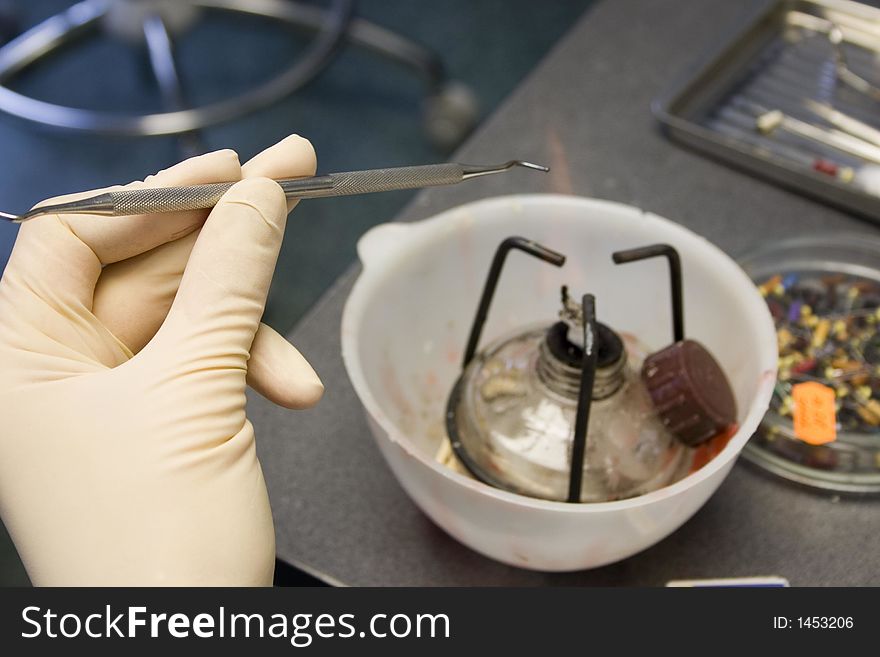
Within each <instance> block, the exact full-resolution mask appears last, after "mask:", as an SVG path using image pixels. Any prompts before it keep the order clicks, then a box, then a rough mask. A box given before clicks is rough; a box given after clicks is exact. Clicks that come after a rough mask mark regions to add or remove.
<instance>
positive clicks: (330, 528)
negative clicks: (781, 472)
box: [249, 0, 880, 586]
mask: <svg viewBox="0 0 880 657" xmlns="http://www.w3.org/2000/svg"><path fill="white" fill-rule="evenodd" d="M763 4H765V2H763V1H762V2H758V1H751V2H741V3H732V2H725V1H724V0H667V1H666V2H662V3H659V2H643V1H638V0H613V1H610V2H608V1H606V2H603V3H600V4H599V5H598V6H597V7H596V8H595V9H593V10H592V11H590V12H588V13H587V14H586V15H585V16H584V18H583V19H581V21H580V22H579V23H578V24H577V25H576V26H575V27H574V28H573V29H572V31H571V32H570V33H569V34H568V35H567V36H566V37H565V38H564V39H563V40H562V41H561V42H560V43H559V44H558V46H557V47H556V48H555V49H554V50H553V51H552V52H551V54H550V55H549V56H548V57H547V58H546V59H545V61H544V62H543V63H542V64H541V65H540V66H539V67H538V68H537V69H536V70H535V71H534V72H533V73H532V74H531V76H530V77H529V78H528V79H527V80H526V81H525V82H524V83H523V84H522V85H521V87H520V88H519V89H518V90H517V91H516V92H515V93H514V94H513V95H512V96H511V97H510V98H509V99H508V100H507V101H506V102H505V103H504V104H503V105H502V107H501V109H500V110H499V111H498V112H497V113H496V114H495V115H494V116H493V117H492V118H491V119H490V120H489V121H488V122H487V123H486V124H485V125H484V126H483V128H482V129H481V130H480V131H479V132H478V133H477V134H476V135H475V136H474V137H473V138H472V139H471V140H470V141H469V142H468V143H467V144H466V146H465V147H464V148H463V149H462V150H461V152H460V153H459V154H458V155H457V157H456V159H457V160H459V161H477V162H482V161H486V162H491V161H495V160H506V159H508V158H509V157H512V156H516V157H522V158H524V159H533V160H534V161H538V162H546V163H548V164H550V165H551V166H553V167H554V174H553V175H552V176H548V177H543V176H534V175H531V176H530V175H528V174H510V175H507V176H498V177H495V178H489V179H486V180H485V181H481V182H479V183H470V184H466V185H460V186H457V187H454V188H447V189H442V188H441V189H433V190H427V191H425V192H423V193H421V194H419V196H417V197H416V199H415V201H414V202H413V203H412V204H411V205H410V206H409V207H408V208H407V209H406V210H405V211H404V212H403V213H402V215H401V216H400V217H399V219H400V220H403V221H409V220H417V219H422V218H426V217H428V216H431V215H433V214H435V213H437V212H439V211H441V210H444V209H446V208H449V207H452V206H454V205H459V204H461V203H464V202H468V201H472V200H475V199H478V198H483V197H487V196H493V195H497V194H505V193H512V192H545V191H555V192H571V193H574V194H580V195H584V196H595V197H599V198H605V199H611V200H615V201H621V202H624V203H630V204H633V205H636V206H639V207H642V208H645V209H647V210H651V211H652V212H655V213H657V214H659V215H661V216H665V217H667V218H669V219H672V220H675V221H677V222H679V223H681V224H682V225H684V226H687V227H688V228H690V229H692V230H694V231H696V232H698V233H700V234H702V235H704V236H705V237H706V238H708V239H709V240H711V241H712V242H714V243H716V244H718V245H719V246H720V247H721V248H723V249H724V250H725V251H727V252H728V253H730V254H732V255H737V254H740V253H742V252H743V251H745V250H748V249H750V248H752V247H754V246H756V245H758V244H759V243H761V242H763V241H764V240H768V239H769V240H775V239H780V238H784V237H787V236H790V235H793V234H804V233H820V232H824V231H835V232H839V231H854V232H863V233H872V234H876V233H877V232H878V229H877V228H876V227H872V226H871V225H870V224H867V223H865V222H863V221H860V220H857V219H855V218H853V217H851V216H849V215H847V214H845V213H843V212H840V211H837V210H834V209H831V208H829V207H826V206H824V205H820V204H818V203H815V202H813V201H810V200H808V199H806V198H803V197H801V196H798V195H795V194H793V193H789V192H787V191H785V190H783V189H780V188H778V187H775V186H772V185H770V184H768V183H764V182H762V181H760V180H757V179H754V178H751V177H749V176H748V175H746V174H743V173H741V172H738V171H736V170H733V169H730V168H727V167H726V166H724V165H722V164H718V163H715V162H713V161H711V160H708V159H705V158H703V157H702V156H700V155H698V154H695V153H692V152H690V151H687V150H685V149H683V148H681V147H679V146H677V145H675V144H673V143H671V142H669V141H668V140H667V139H666V138H664V137H663V136H662V135H661V134H660V133H659V131H658V129H657V126H656V125H655V123H654V120H653V118H652V116H651V114H650V111H649V105H650V102H651V100H652V99H653V98H655V97H656V96H658V95H659V94H661V93H662V92H663V91H664V90H665V89H666V88H667V87H668V86H669V84H670V82H671V81H672V80H673V79H674V77H675V76H677V75H680V74H681V73H682V71H683V70H684V69H685V68H686V67H687V66H688V65H689V64H691V63H693V62H694V60H695V59H696V58H698V57H699V56H700V55H701V54H702V53H704V52H705V51H707V49H710V48H711V47H712V46H713V45H714V44H716V43H717V42H718V40H719V39H721V38H724V36H726V35H727V34H728V33H729V32H730V30H731V29H732V28H733V27H734V26H735V25H736V24H737V23H738V22H740V21H742V20H744V19H745V18H746V17H747V15H748V14H749V13H751V12H752V11H754V9H755V8H756V7H760V6H761V5H763ZM330 237H331V236H329V235H328V238H330ZM356 276H357V268H356V267H353V268H352V269H351V270H350V271H349V272H348V273H347V274H345V275H344V276H343V277H342V278H341V279H340V280H339V281H338V282H337V283H336V284H335V285H334V286H333V288H332V289H331V290H330V291H329V292H328V293H327V294H326V295H325V296H324V298H323V299H322V300H321V301H320V302H319V303H318V304H317V305H316V306H315V308H314V309H313V310H312V311H311V312H310V313H309V315H308V316H307V317H306V318H305V319H304V320H303V321H302V322H301V323H300V324H299V325H298V326H297V327H296V328H295V330H294V331H293V332H292V333H291V334H290V335H289V337H290V339H291V341H292V342H293V343H294V344H295V345H296V346H297V347H299V348H300V349H301V350H302V352H303V353H304V354H305V355H306V356H307V357H308V358H309V360H310V361H311V362H312V363H313V364H314V366H315V368H316V370H317V371H318V372H319V374H320V375H321V377H322V379H323V380H324V383H325V385H326V387H327V393H326V395H325V397H324V400H323V401H322V402H321V404H320V405H319V407H318V408H316V409H313V410H310V411H304V412H302V411H301V412H291V411H285V410H283V409H280V408H277V407H274V406H272V405H271V404H269V403H268V402H266V401H265V400H263V399H261V398H258V397H257V396H256V395H253V396H252V397H251V399H250V402H249V416H250V418H251V420H252V421H253V423H254V425H255V427H256V430H257V436H258V439H257V442H258V449H259V454H260V458H261V461H262V464H263V469H264V472H265V476H266V481H267V484H268V487H269V494H270V496H271V500H272V508H273V512H274V515H275V524H276V533H277V552H278V556H279V557H280V558H281V559H284V560H285V561H288V562H290V563H292V564H293V565H295V566H297V567H300V568H302V569H303V570H305V571H307V572H309V573H311V574H313V575H315V576H317V577H319V578H321V579H324V580H325V581H327V582H330V583H334V584H344V585H416V586H418V585H450V586H455V585H525V586H530V585H662V584H664V583H665V582H666V581H668V580H670V579H678V578H697V577H733V576H750V575H780V576H783V577H787V578H788V579H789V580H790V581H791V583H792V584H793V585H796V586H797V585H801V586H804V585H875V586H876V585H880V552H878V551H877V550H876V549H873V548H870V547H869V546H872V545H874V543H875V542H876V539H877V536H878V534H880V500H872V499H858V498H842V499H840V498H837V497H835V496H831V495H828V494H820V493H814V492H811V491H808V490H806V489H801V488H797V487H794V486H792V485H789V484H787V483H784V482H781V481H777V480H775V479H773V478H771V477H770V476H769V475H765V474H763V473H761V472H759V471H757V470H755V469H754V468H753V467H752V466H750V465H748V464H746V463H743V462H742V461H740V462H738V463H737V465H736V466H735V467H734V469H733V471H732V472H731V474H730V476H729V477H728V478H727V479H726V480H725V482H724V483H723V484H722V485H721V487H720V488H719V490H718V491H717V493H716V494H715V495H714V496H713V497H712V498H711V499H710V500H709V502H708V503H707V504H706V505H705V506H704V507H703V508H702V509H701V510H700V511H699V512H698V513H697V514H696V515H695V516H694V517H693V518H692V519H691V520H690V521H689V522H687V523H686V524H685V525H684V526H683V527H682V528H681V529H679V530H678V531H677V532H675V533H674V534H672V535H671V536H670V537H668V538H667V539H665V540H664V541H662V542H661V543H659V544H657V545H656V546H654V547H652V548H650V549H648V550H646V551H644V552H642V553H640V554H638V555H636V556H634V557H631V558H630V559H627V560H625V561H623V562H620V563H618V564H614V565H611V566H607V567H604V568H600V569H596V570H591V571H582V572H576V573H566V574H547V573H537V572H530V571H525V570H519V569H516V568H511V567H508V566H505V565H502V564H499V563H496V562H493V561H491V560H488V559H486V558H485V557H482V556H480V555H478V554H476V553H475V552H472V551H471V550H469V549H468V548H465V547H464V546H462V545H460V544H459V543H457V542H456V541H454V540H453V539H451V538H450V537H448V536H447V535H446V534H445V533H444V532H443V531H442V530H440V529H438V528H437V527H436V526H434V525H433V524H432V523H431V522H430V521H429V520H428V519H427V518H426V517H425V516H424V515H423V514H422V513H421V512H420V511H419V510H418V508H417V507H416V506H415V505H414V504H413V503H412V502H411V501H410V500H409V498H408V497H407V496H406V494H405V493H404V492H403V490H402V489H401V488H400V487H399V485H398V484H397V482H396V480H395V479H394V477H393V475H392V474H391V472H390V470H389V469H388V468H387V467H386V465H385V462H384V461H383V460H382V457H381V456H380V454H379V451H378V449H377V448H376V446H375V444H374V442H373V438H372V436H371V434H370V433H369V431H368V429H367V425H366V421H365V419H364V417H363V414H362V411H361V406H360V403H359V401H358V399H357V397H356V396H355V394H354V391H353V390H352V388H351V386H350V384H349V382H348V378H347V376H346V374H345V370H344V367H343V364H342V360H341V357H340V345H339V324H340V318H341V313H342V306H343V303H344V301H345V298H346V296H347V294H348V291H349V289H350V287H351V285H352V283H353V281H354V279H355V278H356Z"/></svg>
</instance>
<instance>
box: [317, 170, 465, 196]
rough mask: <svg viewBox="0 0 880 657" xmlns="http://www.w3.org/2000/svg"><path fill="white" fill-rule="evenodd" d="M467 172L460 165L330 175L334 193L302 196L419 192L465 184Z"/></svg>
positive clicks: (328, 190)
mask: <svg viewBox="0 0 880 657" xmlns="http://www.w3.org/2000/svg"><path fill="white" fill-rule="evenodd" d="M463 175H464V171H463V169H462V167H461V165H459V164H454V163H450V164H429V165H425V166H417V167H395V168H391V169H369V170H367V171H349V172H345V173H331V174H328V176H327V177H328V178H330V179H332V180H333V187H332V188H331V189H317V190H314V191H311V192H306V193H304V194H302V197H304V198H316V197H321V196H352V195H354V194H368V193H371V192H386V191H390V190H394V189H417V188H419V187H431V186H434V185H454V184H455V183H459V182H461V181H462V176H463Z"/></svg>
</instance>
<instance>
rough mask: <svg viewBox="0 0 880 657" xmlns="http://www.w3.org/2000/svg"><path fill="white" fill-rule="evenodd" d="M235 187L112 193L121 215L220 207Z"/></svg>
mask: <svg viewBox="0 0 880 657" xmlns="http://www.w3.org/2000/svg"><path fill="white" fill-rule="evenodd" d="M232 184H233V183H230V182H225V183H211V184H207V185H192V186H189V187H157V188H154V189H126V190H123V191H119V192H110V196H111V197H112V200H113V204H114V212H113V214H115V215H117V216H119V215H129V214H149V213H151V212H183V211H185V210H203V209H206V208H213V207H214V206H215V205H217V202H218V201H219V200H220V197H221V196H223V194H225V193H226V191H227V190H228V189H229V188H230V187H232Z"/></svg>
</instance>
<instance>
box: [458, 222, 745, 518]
mask: <svg viewBox="0 0 880 657" xmlns="http://www.w3.org/2000/svg"><path fill="white" fill-rule="evenodd" d="M513 249H517V250H521V251H524V252H526V253H528V254H530V255H532V256H535V257H537V258H540V259H542V260H544V261H546V262H548V263H550V264H552V265H555V266H562V265H563V264H564V263H565V256H563V255H561V254H559V253H557V252H555V251H552V250H550V249H548V248H546V247H544V246H542V245H540V244H537V243H535V242H533V241H530V240H527V239H524V238H520V237H511V238H508V239H507V240H505V241H504V242H502V244H501V245H500V246H499V247H498V250H497V251H496V254H495V258H494V260H493V263H492V266H491V268H490V271H489V276H488V279H487V281H486V285H485V287H484V290H483V295H482V298H481V300H480V305H479V307H478V310H477V314H476V317H475V319H474V323H473V326H472V329H471V334H470V339H469V342H468V347H467V350H466V353H465V357H464V363H463V369H462V373H461V375H460V377H459V378H458V380H457V382H456V383H455V385H454V387H453V389H452V392H451V393H450V396H449V400H448V403H447V412H446V429H447V434H448V437H449V441H450V445H451V447H452V451H453V452H454V455H455V457H456V459H457V461H458V462H459V463H460V464H461V465H462V466H463V467H464V468H465V469H466V470H467V471H469V473H470V474H471V475H473V476H474V477H476V478H477V479H479V480H481V481H483V482H485V483H487V484H490V485H492V486H495V487H497V488H501V489H505V490H509V491H512V492H515V493H519V494H522V495H527V496H530V497H536V498H541V499H548V500H558V501H568V502H603V501H609V500H616V499H624V498H628V497H634V496H636V495H641V494H644V493H647V492H650V491H652V490H656V489H658V488H661V487H663V486H665V485H668V484H670V483H672V482H673V481H676V480H677V479H679V478H681V477H682V476H683V475H685V474H687V472H688V470H689V468H690V465H691V461H692V458H693V453H694V450H693V448H694V447H697V446H699V445H700V444H702V443H704V442H706V441H708V440H710V439H711V438H713V437H714V436H716V435H719V434H722V433H723V432H725V431H727V430H729V429H730V427H731V425H733V424H734V422H735V419H736V402H735V400H734V396H733V392H732V390H731V387H730V384H729V382H728V380H727V377H726V375H725V374H724V372H723V370H722V369H721V367H720V366H719V365H718V363H717V361H716V360H715V358H714V357H713V356H712V355H711V354H710V353H709V351H708V350H707V349H706V348H705V347H703V346H702V345H701V344H700V343H698V342H696V341H694V340H688V339H685V338H684V324H683V310H682V301H681V299H682V294H681V285H682V283H681V265H680V260H679V258H678V253H677V252H676V251H675V250H674V249H673V248H672V247H670V246H668V245H663V244H658V245H652V246H647V247H641V248H637V249H632V250H628V251H619V252H617V253H614V254H612V257H613V259H614V262H615V263H618V264H621V263H626V262H633V261H636V260H643V259H645V258H651V257H658V256H663V257H666V259H667V260H668V262H669V265H670V279H671V287H672V306H673V322H674V326H673V333H674V340H673V342H672V343H671V344H670V345H669V346H667V347H665V348H664V349H661V350H660V351H658V352H656V353H653V354H650V355H648V356H647V357H646V358H644V359H642V357H641V353H642V352H641V350H640V349H638V347H637V344H638V341H637V339H634V338H633V337H632V336H627V339H626V340H624V339H623V338H622V337H621V334H620V333H619V332H618V331H616V330H615V329H614V328H612V327H610V326H607V325H605V324H603V323H601V322H599V321H598V320H597V315H596V308H597V305H596V299H595V298H594V297H593V295H591V294H585V295H583V297H582V298H581V299H580V301H579V302H576V301H575V300H573V299H572V298H571V297H570V296H569V294H568V290H567V289H566V288H565V287H563V288H562V294H561V306H560V312H559V318H558V320H557V321H554V322H547V323H544V324H540V325H532V326H527V327H523V328H522V329H520V330H518V331H515V332H514V333H513V334H510V335H507V336H505V337H502V338H500V339H498V340H496V341H494V342H492V343H491V344H489V345H488V346H487V347H485V348H484V349H483V350H482V351H480V352H479V353H478V351H477V346H478V344H479V340H480V334H481V332H482V327H483V324H484V323H485V321H486V318H487V315H488V312H489V307H490V305H491V301H492V297H493V295H494V291H495V287H496V286H497V283H498V279H499V277H500V274H501V270H502V267H503V264H504V261H505V258H506V256H507V254H508V253H509V252H510V251H511V250H513ZM608 302H609V303H613V299H609V300H608Z"/></svg>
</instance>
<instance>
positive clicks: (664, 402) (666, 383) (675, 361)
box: [642, 340, 736, 447]
mask: <svg viewBox="0 0 880 657" xmlns="http://www.w3.org/2000/svg"><path fill="white" fill-rule="evenodd" d="M642 380H643V381H644V382H645V386H646V387H647V389H648V394H650V396H651V400H652V401H653V402H654V408H655V409H656V411H657V414H658V415H659V416H660V418H661V420H662V421H663V424H664V425H665V426H666V428H668V429H669V431H670V432H672V433H673V434H674V435H675V436H676V437H677V438H678V439H679V440H681V441H682V442H683V443H685V444H686V445H690V446H691V447H695V446H697V445H699V444H700V443H703V442H705V441H707V440H709V439H710V438H712V437H714V436H716V435H718V434H719V433H720V432H721V431H723V430H725V429H727V428H728V427H729V426H730V425H731V424H733V423H734V422H736V399H735V398H734V396H733V390H732V389H731V387H730V382H729V381H728V380H727V376H726V375H725V374H724V370H722V369H721V366H720V365H719V364H718V361H716V360H715V358H714V357H713V356H712V354H710V353H709V351H708V350H707V349H706V348H705V347H704V346H703V345H701V344H700V343H699V342H695V341H693V340H681V341H680V342H676V343H674V344H671V345H669V346H668V347H666V348H665V349H661V350H660V351H658V352H657V353H655V354H651V355H650V356H648V358H646V359H645V363H644V365H643V366H642Z"/></svg>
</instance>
